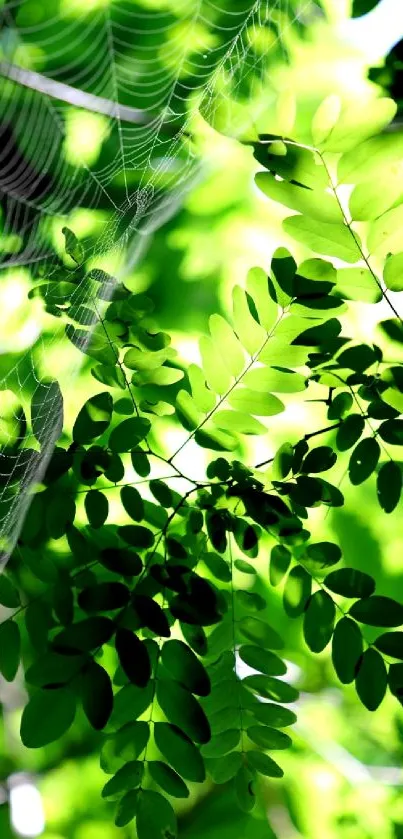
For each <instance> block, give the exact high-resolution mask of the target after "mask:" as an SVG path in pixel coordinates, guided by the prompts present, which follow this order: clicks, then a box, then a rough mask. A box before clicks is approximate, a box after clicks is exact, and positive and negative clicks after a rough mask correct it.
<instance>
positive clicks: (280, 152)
mask: <svg viewBox="0 0 403 839" xmlns="http://www.w3.org/2000/svg"><path fill="white" fill-rule="evenodd" d="M259 151H260V152H263V154H262V153H261V154H259ZM276 152H277V153H276ZM255 157H256V158H257V160H258V161H259V163H261V164H262V165H263V166H265V168H266V169H269V170H270V171H271V172H275V173H276V174H277V175H280V177H282V178H285V180H288V181H295V182H297V183H300V184H303V185H304V186H306V187H309V188H310V189H326V187H327V186H328V176H327V173H326V170H325V167H324V166H323V163H322V162H321V159H320V157H319V155H318V154H317V153H316V152H313V151H310V149H306V148H303V147H301V146H297V145H286V144H285V143H281V144H280V145H278V142H277V141H273V140H268V141H265V142H261V143H259V144H256V146H255Z"/></svg>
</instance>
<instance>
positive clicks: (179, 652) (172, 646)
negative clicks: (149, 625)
mask: <svg viewBox="0 0 403 839" xmlns="http://www.w3.org/2000/svg"><path fill="white" fill-rule="evenodd" d="M161 661H162V663H163V665H164V667H166V668H167V670H169V672H170V673H171V674H172V676H173V677H174V679H177V680H178V682H180V683H181V685H183V687H185V688H187V689H188V690H189V691H190V692H191V693H196V694H198V696H208V694H209V693H210V689H211V686H210V679H209V677H208V675H207V672H206V670H205V668H204V667H203V665H202V663H201V662H200V661H199V659H198V658H197V657H196V656H195V654H194V652H192V650H191V649H190V648H189V647H188V646H187V645H186V644H184V643H183V641H178V640H176V639H172V640H170V641H166V642H165V644H164V645H163V647H162V650H161Z"/></svg>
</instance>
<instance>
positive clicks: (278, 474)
mask: <svg viewBox="0 0 403 839" xmlns="http://www.w3.org/2000/svg"><path fill="white" fill-rule="evenodd" d="M293 457H294V446H293V445H292V444H291V443H283V444H282V445H281V446H280V448H279V449H277V451H276V454H275V455H274V459H273V463H272V467H271V468H272V475H273V478H274V479H275V480H276V481H282V480H283V478H286V477H287V475H288V474H289V473H290V472H291V467H292V461H293Z"/></svg>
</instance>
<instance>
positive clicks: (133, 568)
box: [99, 548, 143, 577]
mask: <svg viewBox="0 0 403 839" xmlns="http://www.w3.org/2000/svg"><path fill="white" fill-rule="evenodd" d="M99 561H100V563H101V564H102V565H104V566H105V568H107V569H108V571H113V572H114V573H115V574H123V576H125V577H132V576H133V577H137V575H138V574H140V572H141V570H142V568H143V563H142V561H141V559H140V557H139V556H138V555H137V554H136V553H134V551H129V550H127V549H125V548H104V549H103V550H102V551H101V552H100V554H99Z"/></svg>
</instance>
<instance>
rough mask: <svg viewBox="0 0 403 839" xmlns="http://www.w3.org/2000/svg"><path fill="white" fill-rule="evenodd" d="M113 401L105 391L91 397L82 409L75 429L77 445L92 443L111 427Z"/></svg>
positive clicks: (74, 437) (74, 434)
mask: <svg viewBox="0 0 403 839" xmlns="http://www.w3.org/2000/svg"><path fill="white" fill-rule="evenodd" d="M112 411H113V400H112V396H111V394H110V393H108V392H107V391H104V392H103V393H97V394H96V395H95V396H91V398H90V399H88V400H87V402H86V403H85V405H83V407H82V408H81V410H80V412H79V414H78V416H77V419H76V421H75V423H74V427H73V440H74V441H75V442H76V443H90V442H91V441H92V440H93V439H94V438H95V437H99V436H100V435H101V434H103V432H104V431H106V429H107V428H108V426H109V423H110V421H111V418H112Z"/></svg>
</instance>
